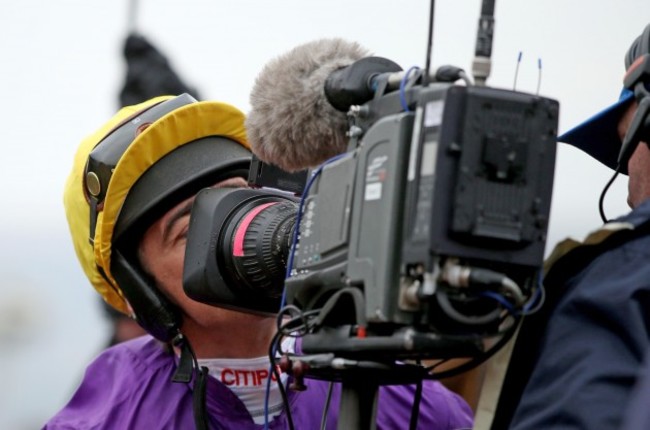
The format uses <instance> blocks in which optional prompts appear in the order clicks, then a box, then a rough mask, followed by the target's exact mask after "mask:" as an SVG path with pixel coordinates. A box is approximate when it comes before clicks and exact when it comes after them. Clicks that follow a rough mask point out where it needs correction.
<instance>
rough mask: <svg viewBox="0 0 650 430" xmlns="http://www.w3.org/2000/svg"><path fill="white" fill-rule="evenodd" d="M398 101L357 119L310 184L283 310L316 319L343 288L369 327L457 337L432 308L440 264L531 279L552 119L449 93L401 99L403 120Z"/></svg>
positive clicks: (521, 107) (378, 102)
mask: <svg viewBox="0 0 650 430" xmlns="http://www.w3.org/2000/svg"><path fill="white" fill-rule="evenodd" d="M403 98H404V95H402V97H401V99H400V95H399V94H397V93H389V94H387V95H385V96H384V97H380V98H377V99H375V100H372V101H370V102H368V103H367V104H366V105H365V106H363V107H362V108H361V109H360V110H358V112H359V114H358V117H357V121H356V124H355V125H354V126H353V128H354V127H357V130H359V131H360V134H361V139H360V140H359V143H358V146H357V147H356V148H355V149H354V150H353V151H351V152H349V153H348V154H346V155H345V156H344V157H342V158H340V159H339V160H337V161H336V162H334V163H332V164H331V165H328V166H325V168H324V169H323V171H322V173H321V174H320V176H319V178H318V179H316V181H315V182H314V185H313V187H312V190H310V192H309V194H308V195H307V196H306V200H305V205H304V207H305V212H304V214H303V218H307V219H309V220H310V221H311V222H310V223H309V224H304V223H303V224H301V226H300V241H299V247H298V249H297V250H296V257H295V263H294V272H295V273H294V275H292V276H291V277H290V278H289V279H287V283H286V285H287V301H288V303H292V304H296V305H297V306H298V307H300V308H303V309H311V308H317V307H319V306H321V305H322V304H323V301H324V300H325V298H326V297H327V296H328V295H330V294H331V290H332V289H333V288H334V289H335V288H343V287H346V286H354V287H357V288H360V289H361V290H362V291H363V293H364V299H365V309H364V312H365V317H366V319H367V321H368V322H369V323H378V324H390V325H412V326H420V327H423V328H425V329H432V330H435V331H436V332H439V333H445V332H446V331H448V329H449V328H450V327H452V326H455V325H457V324H454V323H453V322H451V321H448V320H447V318H442V319H441V318H440V315H438V314H439V313H440V312H439V311H440V309H439V307H438V306H435V304H436V295H440V296H442V295H443V294H445V293H443V291H442V290H443V289H444V288H445V285H444V284H445V282H440V277H439V274H440V273H441V271H442V267H441V265H443V264H444V263H445V262H447V261H449V260H450V259H453V260H455V261H458V262H459V264H462V265H463V266H472V267H478V268H487V269H490V270H493V271H494V270H496V271H498V272H500V273H505V274H507V275H508V276H509V277H512V278H514V280H515V282H517V283H518V284H519V285H529V284H530V278H534V277H535V276H536V272H537V271H538V269H539V268H540V266H541V264H542V260H543V253H544V246H545V240H546V231H547V227H548V217H549V212H550V202H551V194H552V186H553V171H554V164H555V147H556V146H555V138H556V132H557V118H558V113H559V108H558V104H557V102H555V101H553V100H550V99H546V98H542V97H538V96H533V95H529V94H524V93H519V92H513V91H505V90H498V89H494V88H488V87H464V86H457V85H449V84H432V85H430V86H428V87H424V88H423V87H417V86H416V87H413V88H412V89H411V90H409V92H408V94H406V98H407V100H408V104H409V105H412V106H416V108H415V110H414V111H411V112H404V109H403V108H402V100H403ZM414 289H415V291H414ZM465 293H466V294H469V293H467V292H465ZM479 307H480V306H479ZM491 311H492V310H490V311H489V312H491ZM489 312H488V313H489ZM497 319H498V316H495V321H496V320H497ZM492 322H494V321H489V323H492ZM483 329H486V327H481V328H479V330H483ZM450 331H453V330H450Z"/></svg>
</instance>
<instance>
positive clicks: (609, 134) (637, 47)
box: [511, 25, 650, 429]
mask: <svg viewBox="0 0 650 430" xmlns="http://www.w3.org/2000/svg"><path fill="white" fill-rule="evenodd" d="M649 54H650V25H649V26H648V27H646V29H645V30H644V32H643V34H642V35H641V36H640V37H639V38H637V39H636V40H635V41H634V43H633V44H632V46H631V47H630V49H629V50H628V53H627V55H626V58H625V66H626V69H627V72H628V74H627V75H626V76H627V77H628V78H629V79H627V80H626V84H625V85H626V88H625V89H624V91H623V92H622V93H621V96H620V99H619V101H618V102H617V103H615V104H614V105H613V106H611V107H609V108H608V109H606V110H605V111H603V112H601V113H599V114H598V115H596V116H594V117H592V118H590V119H589V120H587V121H586V122H584V123H583V124H581V125H579V126H578V127H576V128H574V129H572V130H570V131H569V132H567V133H566V134H564V135H563V136H560V138H559V140H560V141H562V142H567V143H570V144H572V145H575V146H576V147H578V148H580V149H582V150H584V151H586V152H587V153H589V154H590V155H591V156H593V157H594V158H596V159H597V160H598V161H600V162H602V163H604V164H605V165H607V166H609V167H611V168H617V165H618V168H617V169H618V170H620V171H622V172H623V173H626V172H627V174H628V175H629V185H628V199H627V200H628V204H629V205H630V207H631V208H632V211H631V212H630V213H629V214H628V215H626V216H623V217H621V218H619V219H617V220H616V222H614V223H608V224H606V225H605V227H604V228H602V229H601V230H600V231H598V232H596V233H594V234H592V235H591V236H590V237H589V238H588V239H587V240H586V241H585V243H584V244H583V245H579V246H569V242H568V241H567V242H565V243H564V244H562V247H564V248H565V251H567V249H566V248H572V249H569V250H568V252H564V255H562V256H561V257H559V259H557V260H555V263H554V264H553V265H552V266H551V267H550V270H549V271H548V273H547V276H546V279H545V284H546V286H547V288H548V289H549V290H552V291H556V292H559V293H560V294H561V295H562V296H561V297H560V299H559V301H558V303H557V306H556V307H555V309H554V310H553V311H552V313H551V315H550V318H549V320H548V325H547V328H546V330H545V335H544V337H543V339H542V340H541V354H540V355H539V357H538V360H537V364H536V367H535V368H534V370H533V373H532V376H531V378H530V380H529V382H528V385H527V387H526V389H525V391H524V393H523V396H522V398H521V401H520V404H519V407H518V409H517V411H516V413H515V416H514V419H513V423H512V426H511V428H512V429H546V428H553V429H574V428H575V429H578V428H579V429H618V428H620V426H621V422H622V420H623V413H624V411H625V405H626V404H627V403H628V401H629V400H630V398H631V396H630V394H631V392H632V387H633V385H634V384H635V380H636V375H637V372H638V370H639V369H640V367H641V366H642V363H643V361H644V355H645V353H646V351H648V348H649V347H650V264H649V262H650V148H649V147H648V144H649V143H650V139H649V138H650V119H649V117H648V110H647V109H644V106H646V107H647V104H648V102H650V92H648V90H650V67H649V68H646V69H645V71H644V64H645V66H648V64H650V63H647V62H646V63H639V61H643V59H644V58H645V59H646V61H647V60H648V59H650V56H649ZM643 56H645V57H643ZM635 61H636V63H635ZM637 66H638V67H637ZM632 70H635V72H639V71H641V72H643V71H644V72H643V73H641V74H640V75H638V77H639V79H638V80H636V81H634V79H633V78H634V77H635V76H637V75H636V74H635V73H631V74H630V72H631V71H632ZM630 79H631V80H630ZM633 81H634V82H633ZM636 125H640V127H639V128H636ZM622 147H625V148H626V149H625V150H623V151H621V148H622ZM619 153H621V154H623V157H622V158H620V160H621V161H620V163H619ZM625 154H629V156H626V155H625ZM574 245H577V244H574ZM560 249H561V248H560V247H558V248H556V251H558V250H560ZM554 254H555V253H554ZM551 258H554V257H553V255H552V256H551ZM644 403H645V405H646V408H647V404H648V399H647V398H646V399H645V401H644Z"/></svg>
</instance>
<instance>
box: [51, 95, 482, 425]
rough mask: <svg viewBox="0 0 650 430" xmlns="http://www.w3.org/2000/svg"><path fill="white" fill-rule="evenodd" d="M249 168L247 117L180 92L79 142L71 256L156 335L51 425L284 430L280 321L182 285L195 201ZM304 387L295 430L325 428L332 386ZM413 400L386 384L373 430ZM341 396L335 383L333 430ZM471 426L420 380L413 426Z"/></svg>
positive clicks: (98, 376)
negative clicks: (276, 362)
mask: <svg viewBox="0 0 650 430" xmlns="http://www.w3.org/2000/svg"><path fill="white" fill-rule="evenodd" d="M249 162H250V152H249V149H248V143H247V140H246V134H245V130H244V116H243V114H242V113H241V112H240V111H238V110H237V109H236V108H234V107H232V106H230V105H227V104H224V103H219V102H197V101H196V100H194V99H192V98H191V97H190V96H188V95H186V94H184V95H181V96H178V97H158V98H155V99H152V100H150V101H147V102H144V103H142V104H139V105H136V106H130V107H126V108H123V109H122V110H120V111H119V112H118V113H117V115H116V116H114V117H113V118H112V119H111V120H110V121H109V122H108V123H107V124H105V125H104V126H102V127H101V128H100V129H99V130H98V131H97V132H96V133H94V134H93V135H91V136H90V137H88V138H87V139H85V140H84V141H83V142H82V143H81V146H80V147H79V149H78V152H77V154H76V156H75V159H74V165H73V168H72V172H71V174H70V176H69V178H68V181H67V183H66V189H65V194H64V204H65V209H66V215H67V219H68V222H69V225H70V231H71V235H72V239H73V242H74V247H75V250H76V252H77V256H78V258H79V260H80V263H81V265H82V267H83V269H84V271H85V273H86V275H87V276H88V278H89V280H90V282H91V283H92V285H93V287H94V288H95V289H96V290H97V291H98V292H99V293H100V294H101V295H102V297H103V298H104V300H105V301H106V302H107V303H109V304H110V305H111V306H113V307H114V308H116V309H117V310H119V311H121V312H122V313H125V314H128V315H130V316H131V317H133V318H135V319H136V320H137V321H138V323H139V324H140V325H141V326H142V327H143V328H144V329H145V330H146V331H147V332H148V333H149V334H150V335H151V336H150V335H146V336H144V337H140V338H137V339H134V340H130V341H127V342H124V343H121V344H118V345H116V346H114V347H112V348H109V349H108V350H106V351H105V352H103V353H102V354H100V355H99V357H98V358H97V359H95V361H94V362H93V363H92V364H91V365H90V366H89V367H88V369H87V371H86V374H85V377H84V379H83V381H82V382H81V385H80V387H79V388H78V389H77V391H76V393H75V394H74V396H73V397H72V399H71V400H70V402H69V403H68V404H67V405H66V406H65V407H64V408H63V409H62V410H61V411H60V412H59V413H58V414H57V415H56V416H55V417H54V418H52V420H51V421H50V422H49V423H48V424H46V426H45V428H48V429H57V428H66V429H68V428H75V429H85V428H92V429H101V428H107V429H108V428H110V429H116V428H119V429H122V428H138V429H139V428H142V429H163V428H165V429H167V428H170V429H188V428H193V427H194V425H195V424H196V426H197V428H222V429H224V428H227V429H259V428H261V427H262V424H263V423H264V421H265V415H266V414H265V410H268V416H269V421H270V425H269V427H270V428H272V429H284V428H287V427H288V419H287V416H286V414H285V409H284V404H283V402H282V399H281V393H280V390H279V388H278V386H277V383H275V382H274V383H272V384H271V387H272V388H271V392H270V395H269V396H268V399H269V400H268V405H267V404H266V401H265V399H266V382H267V379H268V375H269V368H270V362H269V359H268V355H267V351H268V348H269V343H270V341H271V338H272V337H273V335H274V333H275V329H276V322H275V318H274V317H268V316H259V315H254V314H249V313H241V312H236V311H232V310H226V309H223V308H219V307H213V306H208V305H206V304H202V303H199V302H196V301H193V300H191V299H189V298H188V297H187V296H186V295H185V293H184V291H183V286H182V271H183V260H184V253H185V247H186V234H187V231H188V225H189V220H190V212H191V208H192V203H193V201H194V198H195V195H196V193H197V192H198V191H199V190H201V189H203V188H205V187H210V186H213V187H245V186H247V184H246V180H245V179H244V178H245V177H246V175H247V170H248V166H249ZM296 347H299V346H298V345H296ZM284 348H286V349H288V350H290V351H291V350H295V348H294V346H293V345H291V344H289V345H284ZM196 359H198V363H197V362H196V361H195V360H196ZM197 366H201V367H203V366H205V367H206V368H207V369H208V370H209V375H210V376H207V377H206V376H205V374H203V372H202V371H201V372H199V371H198V370H196V367H197ZM172 378H173V379H174V380H175V381H174V382H173V381H172ZM281 380H282V382H283V383H285V384H287V383H288V382H290V381H291V377H290V376H289V375H286V374H282V376H281ZM306 385H307V387H308V388H307V390H306V391H302V392H294V391H289V392H288V394H287V395H288V403H289V405H290V408H291V415H292V417H293V422H294V425H295V428H297V429H312V428H318V426H319V424H320V422H321V418H322V415H323V409H324V407H325V405H326V403H327V402H326V399H327V391H328V383H327V382H325V381H316V380H307V381H306ZM202 387H203V388H202ZM197 393H198V394H197ZM202 394H204V397H201V395H202ZM414 394H415V388H414V387H413V386H391V387H384V388H382V389H381V390H380V394H379V408H378V412H377V422H378V428H383V429H393V428H406V427H408V423H409V419H410V416H411V404H412V402H413V398H414ZM339 398H340V387H336V388H335V389H334V395H333V397H332V401H331V406H330V407H329V410H328V413H327V418H328V420H327V428H330V429H333V428H335V426H336V421H337V415H338V408H339V405H338V399H339ZM471 422H472V419H471V412H470V410H469V408H468V406H467V405H466V404H465V402H464V401H463V400H462V399H461V398H460V397H459V396H457V395H456V394H454V393H452V392H450V391H448V390H447V389H445V388H444V387H443V386H442V385H440V384H439V383H437V382H431V381H425V383H424V393H423V398H422V402H421V404H420V411H419V428H426V429H458V428H468V427H470V426H471Z"/></svg>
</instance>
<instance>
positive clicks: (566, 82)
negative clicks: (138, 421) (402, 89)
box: [0, 0, 650, 429]
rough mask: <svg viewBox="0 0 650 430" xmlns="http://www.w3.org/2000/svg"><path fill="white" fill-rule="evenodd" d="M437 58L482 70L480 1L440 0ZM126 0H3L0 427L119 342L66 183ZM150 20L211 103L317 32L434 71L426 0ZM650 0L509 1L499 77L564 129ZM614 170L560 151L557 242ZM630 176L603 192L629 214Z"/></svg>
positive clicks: (157, 5)
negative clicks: (545, 101)
mask: <svg viewBox="0 0 650 430" xmlns="http://www.w3.org/2000/svg"><path fill="white" fill-rule="evenodd" d="M436 3H437V5H436V19H435V32H434V48H433V65H434V66H439V65H442V64H453V65H457V66H460V67H463V68H465V69H466V70H467V71H469V70H470V64H471V60H472V56H473V52H474V45H475V37H476V25H477V20H478V16H479V11H480V1H479V0H438V1H437V2H436ZM128 6H129V2H128V1H125V0H111V1H108V0H104V1H88V0H21V1H9V0H1V1H0V58H1V65H0V82H1V83H2V100H1V102H0V145H1V148H2V150H1V151H2V152H1V154H2V155H0V161H1V163H2V167H1V168H0V193H1V194H0V195H1V196H2V200H3V202H4V203H3V204H2V209H1V210H0V282H1V285H0V368H2V369H3V375H4V378H3V379H4V380H3V384H2V388H0V428H12V429H21V428H37V427H39V426H40V425H42V423H43V422H44V420H46V419H47V418H48V417H49V416H51V415H53V414H54V413H55V412H56V411H57V410H58V409H60V408H61V407H62V406H63V404H64V403H65V402H66V401H67V399H68V398H69V396H70V394H71V392H72V390H73V389H74V387H75V386H76V384H77V383H78V381H79V378H80V377H81V375H82V372H83V368H84V367H85V365H86V364H87V363H88V362H89V360H91V359H92V357H93V356H94V355H95V354H96V353H97V352H98V351H99V350H100V349H101V348H102V346H103V345H104V342H106V340H107V336H108V333H107V327H106V325H105V323H104V321H103V319H102V315H101V313H100V308H99V306H98V303H97V297H98V296H96V295H95V293H94V291H93V290H92V289H91V288H90V286H89V284H88V282H87V281H86V279H85V277H84V276H83V274H82V272H81V269H80V268H79V266H78V264H77V261H76V258H75V256H74V253H73V250H72V246H71V244H70V241H69V238H68V233H67V225H66V222H65V218H64V213H63V206H62V191H63V184H64V181H65V178H66V176H67V173H68V169H69V168H70V166H71V162H72V157H73V154H74V151H75V149H76V147H77V144H78V143H79V142H80V140H81V139H82V138H83V137H84V136H85V135H87V134H89V133H91V132H92V131H94V130H95V129H96V128H97V127H99V126H100V125H101V124H102V123H103V122H104V121H106V120H107V119H108V118H109V117H110V116H111V115H112V114H113V113H114V111H115V110H116V108H117V107H118V102H117V94H118V92H119V89H120V87H121V85H122V81H123V78H124V72H125V65H124V62H123V59H122V56H121V49H122V43H123V41H124V38H125V36H126V34H127V30H128V21H127V15H128V13H127V12H128ZM138 10H139V14H138V19H137V21H136V22H137V29H138V30H139V31H140V32H141V33H142V34H143V35H145V36H146V37H148V38H149V39H150V40H151V41H152V42H153V43H154V44H156V45H157V46H158V48H159V49H161V51H163V53H164V54H166V55H167V56H168V58H169V59H170V61H171V62H172V65H173V66H174V67H175V68H176V70H177V71H178V72H179V74H180V75H181V76H182V77H183V78H184V79H185V80H186V81H187V82H188V83H189V84H190V85H194V86H196V87H197V88H198V89H199V91H200V92H201V95H202V96H203V97H204V98H210V99H217V100H222V101H226V102H229V103H232V104H234V105H236V106H238V107H239V108H241V109H242V110H243V111H245V112H246V111H248V110H249V104H248V94H249V91H250V89H251V87H252V85H253V82H254V79H255V76H256V75H257V73H258V72H259V71H260V70H261V68H262V66H263V65H264V64H265V63H266V62H267V61H268V60H270V59H271V58H273V57H275V56H277V55H279V54H281V53H284V52H285V51H287V50H288V49H290V48H292V47H294V46H296V45H298V44H300V43H304V42H307V41H311V40H313V39H316V38H321V37H333V36H338V37H344V38H346V39H350V40H355V41H358V42H360V43H361V44H362V45H365V46H366V47H367V48H369V49H370V50H371V51H373V52H374V53H375V54H376V55H380V56H384V57H388V58H390V59H392V60H394V61H396V62H397V63H399V64H401V65H402V67H404V68H405V69H407V68H408V67H410V66H413V65H417V66H424V61H425V58H426V57H425V54H426V52H425V47H426V35H427V16H428V10H429V2H428V1H425V0H392V1H389V0H326V1H325V0H302V1H300V0H277V1H272V2H271V1H262V0H257V1H253V0H237V1H215V0H212V1H207V0H184V1H178V0H177V1H173V0H156V1H154V0H148V1H146V0H141V1H140V2H139V8H138ZM649 18H650V2H648V1H647V0H617V1H614V0H598V1H596V0H591V1H588V0H497V2H496V29H495V38H494V46H493V57H492V59H493V69H492V75H491V77H490V79H489V81H488V82H489V84H490V85H492V86H495V87H502V88H512V86H513V80H514V75H515V68H516V61H517V56H518V54H519V52H520V51H521V52H522V54H523V57H522V62H521V65H520V67H519V77H518V81H517V89H519V90H521V91H528V92H535V91H536V88H537V82H538V69H537V64H538V63H537V62H538V58H541V61H542V65H543V68H542V76H541V91H540V93H541V94H542V95H545V96H547V97H552V98H555V99H558V100H559V101H560V105H561V117H560V132H563V131H566V130H567V129H568V128H569V127H571V126H573V125H575V124H577V123H578V122H580V121H582V120H583V119H586V118H587V117H588V116H590V115H591V114H593V113H595V112H597V111H598V110H600V109H601V108H602V107H605V106H606V105H608V104H610V103H612V102H613V101H615V100H616V99H617V98H618V94H619V92H620V89H621V85H622V76H623V72H624V70H623V55H624V53H625V51H626V50H627V48H628V46H629V44H630V43H631V42H632V40H633V39H634V38H635V37H636V36H638V35H639V34H640V33H641V31H642V30H643V28H644V26H645V25H646V24H647V23H648V21H649ZM610 175H611V172H610V171H609V170H608V169H607V168H605V167H603V166H600V165H599V164H598V163H597V162H595V161H594V160H592V159H591V158H589V157H588V156H587V155H585V154H584V153H582V152H580V151H578V150H575V149H573V148H570V147H567V146H565V145H563V144H561V145H560V147H559V151H558V158H557V173H556V178H555V189H554V200H553V209H552V218H551V228H550V234H549V242H548V245H547V249H548V250H550V248H551V247H552V245H553V244H554V243H556V242H557V241H558V240H560V239H562V238H564V237H566V236H569V235H571V236H574V237H577V238H582V237H583V236H584V235H585V234H586V233H587V232H588V231H590V230H592V229H594V228H596V227H597V226H598V225H599V224H600V218H599V216H598V197H599V195H600V192H601V190H602V188H603V186H604V185H605V183H606V182H607V180H608V179H609V177H610ZM626 187H627V181H626V179H625V178H619V179H618V180H617V181H616V183H615V184H614V186H613V187H612V189H611V191H610V192H609V193H608V195H607V199H606V212H607V215H608V216H609V217H614V216H617V215H620V214H623V213H625V212H626V211H627V206H626V204H625V197H626V189H627V188H626Z"/></svg>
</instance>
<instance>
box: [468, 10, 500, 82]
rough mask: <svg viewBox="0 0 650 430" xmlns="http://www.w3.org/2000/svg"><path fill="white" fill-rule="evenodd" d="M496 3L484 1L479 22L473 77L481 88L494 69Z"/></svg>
mask: <svg viewBox="0 0 650 430" xmlns="http://www.w3.org/2000/svg"><path fill="white" fill-rule="evenodd" d="M494 3H495V0H483V5H482V6H481V17H480V18H479V20H478V31H477V32H476V50H475V51H474V62H473V63H472V75H473V76H474V82H475V83H476V85H480V86H484V85H485V83H486V81H487V78H488V76H490V68H491V67H492V62H491V60H490V57H491V56H492V36H493V35H494Z"/></svg>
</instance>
